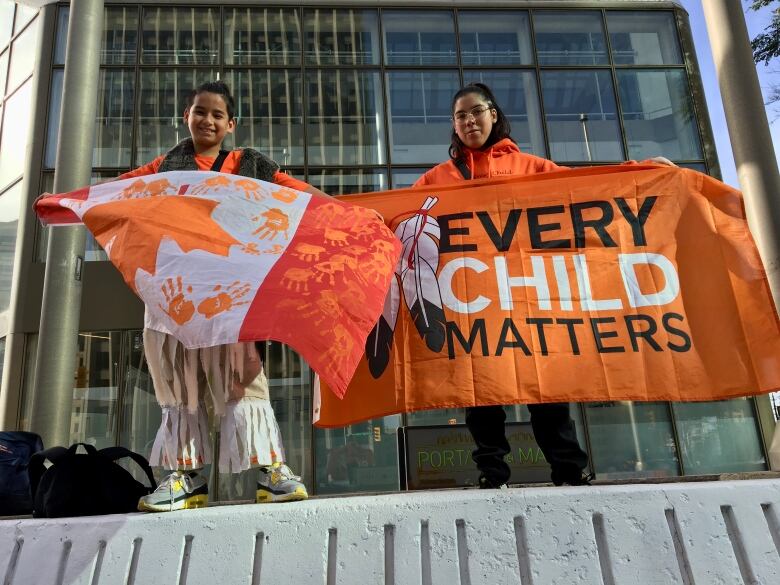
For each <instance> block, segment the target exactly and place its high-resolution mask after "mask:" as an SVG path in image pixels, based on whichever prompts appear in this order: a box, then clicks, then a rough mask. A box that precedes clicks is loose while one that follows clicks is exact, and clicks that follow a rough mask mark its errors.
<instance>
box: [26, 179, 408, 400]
mask: <svg viewBox="0 0 780 585" xmlns="http://www.w3.org/2000/svg"><path fill="white" fill-rule="evenodd" d="M35 210H36V212H37V213H38V216H39V217H40V219H41V220H42V221H43V222H44V223H45V224H49V225H72V224H80V223H83V224H84V225H86V226H87V228H88V229H89V230H90V231H91V232H92V233H93V235H94V236H95V239H96V240H97V241H98V243H100V245H101V246H103V248H104V249H105V251H106V253H107V254H108V256H109V258H110V259H111V262H112V263H113V264H114V265H115V266H116V267H117V269H118V270H119V271H120V272H121V274H122V276H123V277H124V279H125V282H127V284H128V285H129V286H130V287H131V288H132V289H133V290H134V291H135V292H136V294H138V296H139V297H140V298H141V299H142V300H143V301H144V303H145V304H146V309H147V310H146V324H145V325H146V327H148V328H150V329H155V330H157V331H162V332H165V333H170V334H171V335H173V336H175V337H176V338H177V339H179V340H180V341H181V342H182V343H184V344H185V345H186V346H187V347H189V348H195V347H208V346H213V345H220V344H225V343H234V342H238V341H252V340H260V339H272V340H275V341H281V342H283V343H286V344H288V345H289V346H290V347H292V348H293V349H295V350H296V351H297V352H298V353H300V354H301V356H302V357H303V358H304V359H305V360H306V361H307V362H308V363H309V364H310V365H311V367H312V369H313V370H314V371H315V372H317V373H318V374H319V375H320V377H321V378H322V379H323V380H324V381H326V382H327V383H328V385H329V386H330V387H331V388H332V389H333V390H334V393H335V394H336V395H338V396H339V397H341V396H343V395H344V392H345V391H346V388H347V385H348V384H349V381H350V379H351V378H352V375H353V373H354V371H355V369H356V368H357V365H358V363H359V361H360V360H361V358H362V356H363V348H364V344H365V341H366V338H367V336H368V333H369V331H370V330H371V328H372V327H373V325H374V323H376V320H377V318H378V316H379V315H380V313H381V312H382V306H383V303H384V299H385V295H386V293H387V290H388V287H389V283H390V279H391V277H392V276H393V270H394V266H395V264H396V262H397V260H398V256H399V253H400V242H399V241H398V240H397V239H396V238H395V236H394V235H393V233H392V232H391V231H390V230H389V229H388V228H387V227H385V225H384V224H383V223H382V221H381V219H380V218H379V217H378V216H377V214H376V213H375V212H373V211H371V210H368V209H365V208H363V207H357V206H354V205H350V204H347V203H344V202H342V201H336V200H334V199H330V198H328V197H323V196H318V195H312V194H309V193H304V192H301V191H296V190H293V189H289V188H286V187H281V186H279V185H274V184H271V183H265V182H263V181H255V180H249V179H246V178H245V177H236V176H234V175H227V174H223V173H215V172H202V171H175V172H168V173H161V174H158V175H149V176H146V177H144V178H143V179H139V178H132V179H125V180H122V181H115V182H111V183H104V184H101V185H96V186H93V187H89V188H84V189H80V190H78V191H73V192H71V193H65V194H60V195H48V194H46V195H44V196H42V197H41V198H39V199H38V201H37V202H36V205H35Z"/></svg>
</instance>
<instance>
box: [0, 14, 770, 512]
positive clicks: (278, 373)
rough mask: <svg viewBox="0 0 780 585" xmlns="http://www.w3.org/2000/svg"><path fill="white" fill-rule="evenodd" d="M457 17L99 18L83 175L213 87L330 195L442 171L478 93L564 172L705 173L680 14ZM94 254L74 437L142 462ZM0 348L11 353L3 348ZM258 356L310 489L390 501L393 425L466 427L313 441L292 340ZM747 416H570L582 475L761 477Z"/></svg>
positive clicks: (19, 348) (146, 384) (111, 161)
mask: <svg viewBox="0 0 780 585" xmlns="http://www.w3.org/2000/svg"><path fill="white" fill-rule="evenodd" d="M452 4H453V5H454V7H448V8H441V7H439V6H436V5H435V4H427V3H426V2H424V1H421V2H419V3H417V6H416V7H415V8H410V7H405V8H401V7H398V6H396V5H393V3H392V2H364V3H362V4H361V6H360V7H359V8H358V7H354V8H350V7H344V6H337V5H335V4H334V6H332V7H329V6H327V5H324V4H323V3H321V2H318V3H316V4H314V3H312V4H310V5H307V3H306V2H299V3H290V2H288V3H281V4H276V5H274V4H265V3H263V4H261V3H241V4H240V5H235V6H233V5H229V4H228V5H224V6H207V5H197V6H194V5H193V6H188V5H186V3H183V2H169V3H167V4H164V5H160V4H158V3H155V4H132V3H111V4H106V7H105V16H104V22H103V25H104V31H103V42H102V49H101V63H102V65H101V69H100V77H99V89H98V111H97V120H96V125H95V134H94V149H93V171H94V173H93V175H94V178H95V179H96V180H99V179H101V178H106V177H113V176H116V175H117V174H119V173H121V172H124V171H126V170H128V169H131V168H134V167H137V166H140V165H142V164H144V163H146V162H148V161H149V160H151V159H152V158H154V157H155V156H157V155H158V154H161V153H163V152H165V151H166V150H167V149H168V148H170V147H171V146H173V145H174V144H175V143H177V142H178V141H179V140H181V139H182V138H184V137H186V136H187V129H186V126H185V125H184V123H183V121H182V113H183V109H184V99H185V96H186V95H187V93H188V92H189V91H190V90H191V89H192V88H193V87H195V86H196V85H198V84H199V83H201V82H203V81H206V80H212V79H215V78H217V77H219V78H220V79H224V80H226V81H227V82H228V83H229V84H230V86H231V88H232V89H233V93H234V95H235V96H236V101H237V116H238V119H239V122H238V126H237V129H236V132H235V134H234V135H233V137H232V139H231V140H232V144H230V145H229V146H251V147H253V148H257V149H259V150H261V151H263V152H265V153H266V154H268V155H269V156H271V157H272V158H274V159H275V160H276V161H277V162H278V163H279V164H280V165H281V166H282V168H283V169H284V170H285V171H287V172H288V173H290V174H292V175H293V176H296V177H298V178H301V179H303V180H306V181H308V182H309V183H311V184H312V185H314V186H316V187H318V188H320V189H322V190H323V191H325V192H326V193H329V194H333V195H335V194H349V193H357V192H367V191H378V190H386V189H393V188H399V187H405V186H408V185H410V184H411V183H413V182H414V181H415V180H416V179H417V177H419V176H420V175H421V174H422V173H423V172H424V171H425V170H427V169H428V168H430V167H431V166H433V165H434V164H436V163H438V162H441V161H442V160H445V159H446V158H447V148H448V145H449V134H450V131H451V122H450V105H451V104H450V100H451V97H452V95H453V93H454V92H455V91H456V90H457V89H458V88H459V87H461V86H462V85H463V84H464V83H468V82H471V81H481V82H484V83H487V84H488V85H490V86H491V88H493V90H494V92H495V94H496V96H497V99H498V100H499V102H500V103H501V104H502V107H503V109H504V110H505V112H506V113H507V115H508V116H509V118H510V120H511V123H512V129H513V136H514V138H515V139H516V140H517V141H518V143H519V145H520V148H521V149H522V150H524V151H526V152H530V153H533V154H536V155H539V156H542V157H547V158H550V159H552V160H554V161H555V162H557V163H559V164H564V165H570V166H579V165H591V164H615V163H619V162H621V161H624V160H628V159H636V160H641V159H644V158H647V157H651V156H658V155H660V156H665V157H667V158H669V159H671V160H673V161H674V162H675V163H676V164H678V165H680V166H686V167H690V168H694V169H697V170H700V171H702V172H709V173H711V174H713V175H715V176H718V173H719V170H718V166H717V159H716V157H715V153H714V146H713V141H712V136H711V131H710V129H709V122H708V119H707V114H706V107H705V105H704V102H703V98H702V92H701V84H700V81H699V79H698V70H697V66H696V62H695V56H694V54H693V49H692V42H691V39H690V31H689V29H688V26H687V15H686V14H685V13H684V11H682V10H681V9H680V8H679V7H677V6H676V5H675V4H673V3H671V2H668V3H667V2H641V1H639V2H629V1H624V2H615V1H610V2H591V3H588V2H577V3H576V7H572V6H573V5H574V3H550V2H522V1H518V2H515V3H512V2H503V3H502V4H501V6H502V7H501V8H496V9H486V8H485V7H484V6H485V3H483V2H453V3H452ZM551 5H560V7H558V8H554V9H552V8H548V6H551ZM29 12H30V11H29V9H21V8H16V10H15V9H14V5H13V4H11V3H10V2H7V1H0V49H2V52H0V75H1V76H2V77H0V82H1V83H2V85H0V87H3V88H4V89H5V92H4V94H3V95H4V97H3V99H2V102H0V112H2V114H1V115H2V116H3V120H4V122H3V125H2V127H0V222H2V224H0V225H2V226H3V234H6V231H7V234H8V235H7V237H6V235H0V254H2V255H3V260H5V258H6V256H8V258H9V259H12V258H13V257H14V246H15V242H16V237H15V235H16V219H15V218H18V213H19V209H20V205H21V202H22V201H23V200H24V201H25V205H27V203H26V201H27V199H29V200H30V201H31V199H30V198H31V197H34V196H35V195H37V193H39V192H42V191H46V190H49V189H50V188H51V186H52V184H53V175H54V164H55V154H56V148H57V129H58V125H59V110H60V104H61V97H62V82H63V73H64V72H63V66H64V58H65V45H66V36H67V22H68V13H69V10H68V6H67V5H53V6H50V7H47V8H44V9H42V10H41V13H40V15H38V16H37V19H43V18H44V17H43V16H41V15H43V14H44V13H45V18H46V19H47V20H46V22H48V23H49V24H48V27H49V28H48V29H47V30H50V31H51V38H50V40H48V41H46V42H43V43H42V44H41V46H42V50H41V54H40V55H39V62H38V63H37V65H36V63H35V61H34V56H35V52H34V51H33V50H32V49H30V48H29V45H30V44H31V43H34V40H32V39H34V37H35V35H36V30H37V29H36V15H35V12H32V14H31V15H30V14H28V13H29ZM6 13H8V14H9V15H11V16H13V17H14V18H11V19H10V20H9V19H8V18H6V16H5V15H6ZM14 14H15V16H14ZM31 19H32V20H31ZM8 22H12V24H11V25H7V24H6V23H8ZM6 29H7V30H6ZM25 46H27V47H28V48H27V49H26V50H25V49H24V47H25ZM17 47H18V48H17ZM33 69H35V71H36V75H38V76H40V79H39V84H38V86H39V88H40V90H39V95H38V96H35V99H38V100H39V101H41V96H43V97H42V101H43V104H44V106H43V108H42V111H43V116H42V117H43V118H44V119H45V121H42V122H40V124H41V130H40V135H41V137H42V141H41V144H38V145H37V146H35V147H34V148H33V149H32V155H31V156H33V157H34V158H35V157H37V158H36V160H38V161H39V164H38V165H37V166H36V165H33V166H34V168H36V169H38V170H37V174H36V176H35V177H30V181H31V185H30V187H29V189H28V190H27V192H26V193H23V192H22V184H21V177H20V176H18V175H16V174H15V173H17V171H18V169H20V168H23V167H24V164H23V162H24V161H23V156H24V150H23V149H20V148H19V144H24V143H25V141H24V140H22V141H21V142H20V136H23V135H24V133H23V132H22V129H21V127H22V126H25V127H26V122H24V120H25V115H26V114H25V111H24V110H25V108H29V107H30V103H31V102H33V101H35V100H34V96H32V95H31V88H32V83H31V82H30V79H29V78H30V76H31V74H32V73H33ZM28 117H29V116H28ZM5 120H8V121H7V122H6V121H5ZM27 125H29V124H27ZM20 132H21V134H20ZM10 136H13V142H11V140H10V139H9V138H8V137H10ZM15 214H16V215H15ZM29 226H31V227H33V228H34V229H31V230H28V231H29V233H26V235H25V238H26V240H25V242H26V244H25V254H24V255H23V262H24V264H25V266H26V267H27V271H26V274H27V276H24V274H25V271H22V276H19V278H26V279H27V280H26V281H25V282H22V283H21V284H20V286H26V287H30V288H29V289H28V290H33V291H34V290H36V289H35V287H36V286H40V280H41V276H40V275H41V274H42V271H43V268H44V262H45V256H46V232H45V230H43V229H40V228H38V227H36V226H35V224H34V222H30V223H29ZM87 260H91V261H93V262H90V263H89V266H87V279H86V285H85V290H87V288H89V289H90V290H93V291H96V292H95V293H94V294H91V293H85V294H88V295H89V294H91V296H89V299H90V301H89V302H85V303H84V307H83V309H82V331H81V333H80V334H79V356H78V360H77V363H76V364H74V391H73V409H72V412H71V424H70V428H71V440H72V441H87V442H92V443H95V444H96V445H98V446H106V445H113V444H122V445H125V446H127V447H129V448H131V449H134V450H138V451H140V452H142V453H148V451H149V448H150V446H151V442H152V441H153V438H154V435H155V432H156V429H157V425H158V424H159V421H160V409H159V407H158V406H157V404H156V402H155V400H154V393H153V389H152V386H151V380H150V378H149V375H148V371H147V368H146V364H145V360H144V355H143V346H142V340H141V332H140V327H141V326H142V318H141V315H142V311H141V310H140V309H139V306H140V303H138V302H137V301H134V300H133V299H132V297H130V296H129V293H127V294H126V296H125V297H122V298H120V299H118V300H117V298H115V297H114V298H104V297H105V296H106V295H108V296H111V295H110V294H109V293H108V292H107V291H110V290H113V289H110V287H109V285H108V284H106V283H108V282H109V281H111V282H114V283H115V282H116V280H117V279H116V277H115V275H113V274H112V269H111V268H110V265H108V263H107V262H106V257H105V254H104V253H103V252H102V250H100V248H99V247H98V246H97V245H96V244H95V243H94V241H90V242H89V243H88V251H87ZM9 266H11V267H12V266H13V262H12V260H9V262H5V261H4V262H3V264H2V268H0V311H2V310H3V309H8V308H9V304H8V303H9V301H8V298H9V295H8V294H6V292H5V291H6V289H8V290H10V283H11V275H12V272H11V268H9ZM17 272H18V271H17ZM90 277H91V279H92V280H90ZM37 294H38V296H40V292H38V293H37ZM32 296H33V298H35V294H32ZM17 313H19V315H18V318H17V321H18V322H19V323H20V324H19V325H18V326H17V327H16V331H15V332H14V333H16V334H17V335H19V336H22V338H23V343H17V344H16V346H15V347H16V349H14V351H13V352H6V353H9V355H8V356H7V357H6V359H5V362H6V364H7V365H8V364H12V365H13V370H14V373H13V375H8V376H5V377H4V380H5V387H4V388H3V391H4V392H6V393H11V394H13V395H15V396H16V397H17V398H16V401H15V404H17V405H18V407H17V419H16V420H17V424H18V426H19V427H20V428H27V425H28V421H29V415H30V409H31V407H32V404H33V397H32V395H31V393H32V392H31V388H32V385H31V380H32V374H33V371H34V367H35V364H34V361H35V355H36V345H37V335H36V330H37V321H35V315H34V312H33V313H32V316H31V312H30V311H29V309H28V310H26V312H25V311H22V310H21V309H18V310H17ZM0 343H2V349H0V351H4V350H5V339H3V340H2V342H0ZM267 350H268V351H267V356H268V359H267V364H266V369H267V373H268V376H269V380H270V383H271V394H272V396H271V398H272V402H273V406H274V410H275V412H276V415H277V418H278V420H279V424H280V427H281V430H282V434H283V437H284V441H285V446H286V448H287V452H288V461H289V463H290V465H291V467H292V468H293V469H294V470H296V471H298V472H300V473H301V474H302V475H303V477H304V480H305V481H306V482H307V485H309V486H310V489H311V491H313V492H314V493H348V492H357V491H379V490H395V489H399V462H398V451H397V444H396V434H397V430H398V428H399V427H401V426H409V425H428V424H447V423H452V422H463V418H464V417H463V413H462V412H461V411H456V410H452V411H430V412H420V413H414V414H409V415H396V416H390V417H386V418H382V419H377V420H371V421H367V422H365V423H362V424H359V425H353V426H350V427H346V428H343V429H327V430H323V429H316V428H313V427H312V426H311V422H310V421H311V415H312V413H311V409H312V405H311V394H312V383H313V375H312V372H311V370H310V369H309V367H308V365H307V364H306V363H305V362H304V361H302V360H301V359H300V357H299V356H297V355H296V354H295V353H294V352H293V351H292V350H290V349H289V348H287V347H285V346H282V345H280V344H278V343H268V348H267ZM10 353H13V355H10ZM767 404H768V401H767ZM759 411H760V408H759V406H758V403H757V401H755V400H753V399H739V400H731V401H723V402H715V403H703V404H681V403H674V404H672V403H666V402H663V403H629V402H603V403H588V404H576V405H572V413H573V416H574V418H575V420H576V422H577V428H578V432H579V434H580V441H581V443H582V444H583V445H584V446H587V449H588V451H589V454H590V456H591V465H592V469H593V471H595V472H596V474H597V475H598V476H599V477H600V478H615V479H619V478H629V477H648V476H651V477H664V476H679V475H691V474H705V473H717V472H726V471H729V472H732V471H756V470H764V469H767V462H766V456H765V447H764V444H765V441H764V439H763V435H762V427H761V421H760V419H761V416H760V413H759ZM507 412H508V414H509V420H514V421H527V420H528V418H529V415H528V410H527V408H526V407H524V406H511V407H507ZM213 439H214V441H215V442H216V441H218V440H219V437H218V436H216V435H215V436H214V437H213ZM245 475H246V477H243V476H239V477H230V476H226V477H219V474H217V473H216V472H212V482H213V483H212V486H213V488H212V489H213V492H212V493H213V494H215V495H216V496H217V498H219V499H222V500H230V499H246V498H248V497H250V494H251V493H253V487H252V486H253V484H252V477H251V472H248V473H247V474H245Z"/></svg>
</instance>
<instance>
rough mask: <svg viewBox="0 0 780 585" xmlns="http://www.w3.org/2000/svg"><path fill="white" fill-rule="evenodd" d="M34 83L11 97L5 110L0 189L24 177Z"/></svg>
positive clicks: (0, 154)
mask: <svg viewBox="0 0 780 585" xmlns="http://www.w3.org/2000/svg"><path fill="white" fill-rule="evenodd" d="M31 104H32V81H30V80H28V81H27V82H26V83H25V84H24V85H23V86H22V87H20V88H19V89H18V90H17V91H16V93H14V94H13V95H12V96H11V97H9V98H8V99H7V100H6V102H5V107H4V108H3V110H4V111H3V131H2V134H0V189H3V188H4V187H5V186H6V185H8V184H10V183H11V182H13V181H14V180H16V179H18V178H19V177H21V176H22V169H23V168H24V162H25V161H24V154H25V151H26V149H25V148H23V147H20V145H26V144H27V138H28V136H29V133H30V106H31Z"/></svg>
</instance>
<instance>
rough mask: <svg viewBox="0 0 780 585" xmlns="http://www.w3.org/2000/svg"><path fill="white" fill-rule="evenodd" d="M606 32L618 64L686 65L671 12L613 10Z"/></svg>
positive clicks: (608, 14) (608, 16)
mask: <svg viewBox="0 0 780 585" xmlns="http://www.w3.org/2000/svg"><path fill="white" fill-rule="evenodd" d="M607 29H608V30H609V42H610V46H611V48H612V60H613V61H614V63H615V65H680V64H682V62H683V60H682V53H681V52H680V43H679V42H678V39H677V27H676V25H675V23H674V14H673V13H671V12H649V11H641V12H640V11H634V12H624V11H620V12H618V11H614V12H612V11H610V12H607Z"/></svg>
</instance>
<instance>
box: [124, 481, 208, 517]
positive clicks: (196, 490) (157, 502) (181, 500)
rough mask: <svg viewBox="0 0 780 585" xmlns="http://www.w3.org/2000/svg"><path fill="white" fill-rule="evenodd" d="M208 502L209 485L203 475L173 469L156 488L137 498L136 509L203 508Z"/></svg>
mask: <svg viewBox="0 0 780 585" xmlns="http://www.w3.org/2000/svg"><path fill="white" fill-rule="evenodd" d="M208 502H209V486H208V482H207V481H206V478H205V477H202V476H201V475H199V474H198V473H197V472H195V471H189V472H185V471H174V472H173V473H171V474H170V475H169V476H168V477H166V478H165V479H164V480H162V481H161V482H160V485H158V486H157V489H156V490H154V491H153V492H152V493H151V494H149V495H148V496H143V497H142V498H141V499H140V500H138V509H139V510H140V511H141V512H172V511H173V510H189V509H192V508H205V507H206V505H207V504H208Z"/></svg>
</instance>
